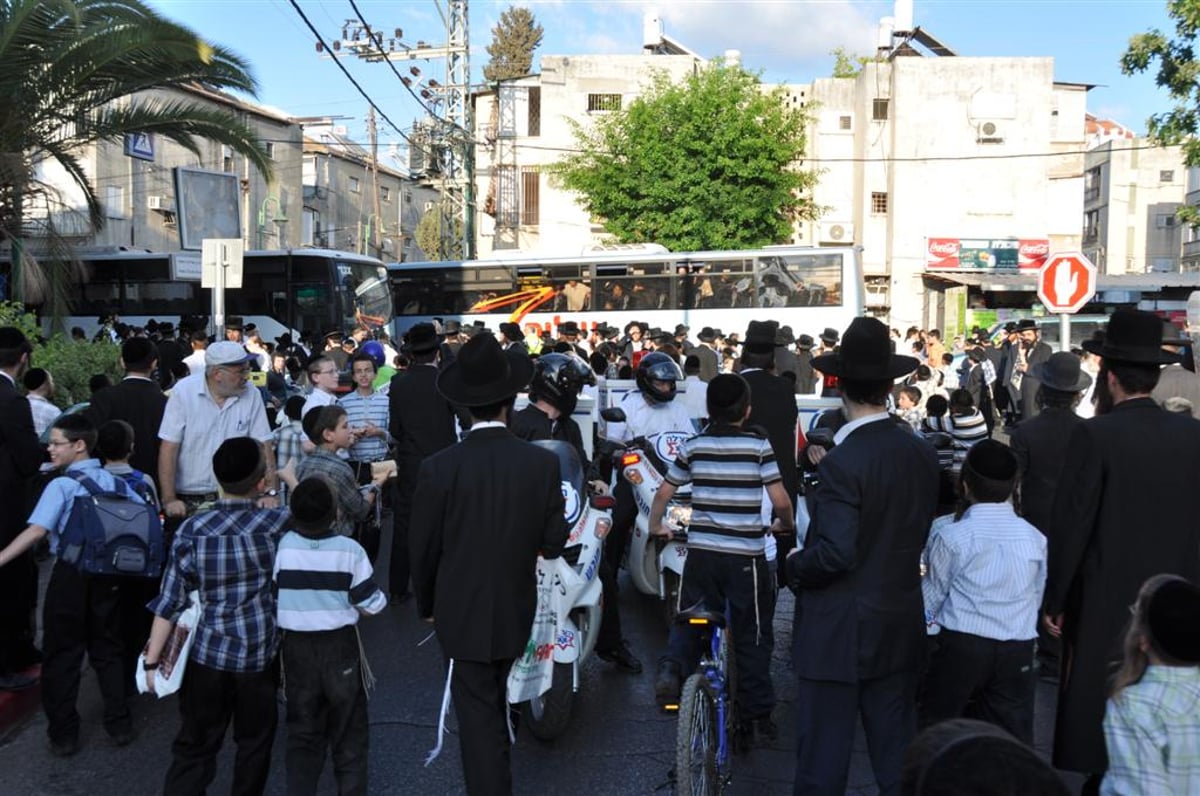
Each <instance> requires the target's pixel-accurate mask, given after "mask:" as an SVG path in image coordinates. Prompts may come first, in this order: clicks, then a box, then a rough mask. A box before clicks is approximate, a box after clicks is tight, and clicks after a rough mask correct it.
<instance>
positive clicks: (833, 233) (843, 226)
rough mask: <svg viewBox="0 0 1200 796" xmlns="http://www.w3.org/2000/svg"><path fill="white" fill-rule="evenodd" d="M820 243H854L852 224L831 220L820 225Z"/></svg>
mask: <svg viewBox="0 0 1200 796" xmlns="http://www.w3.org/2000/svg"><path fill="white" fill-rule="evenodd" d="M821 242H822V243H846V244H849V243H854V225H853V224H847V223H844V222H841V223H839V222H831V223H828V224H822V225H821Z"/></svg>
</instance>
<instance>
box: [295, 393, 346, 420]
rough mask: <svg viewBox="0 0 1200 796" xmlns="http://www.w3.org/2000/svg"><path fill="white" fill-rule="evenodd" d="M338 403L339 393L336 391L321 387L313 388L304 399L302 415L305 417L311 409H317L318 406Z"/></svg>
mask: <svg viewBox="0 0 1200 796" xmlns="http://www.w3.org/2000/svg"><path fill="white" fill-rule="evenodd" d="M336 403H337V395H335V394H334V393H331V392H325V391H324V390H321V389H316V390H313V391H312V392H311V393H309V395H308V398H306V399H305V400H304V408H303V409H301V410H300V417H301V418H303V417H304V416H305V415H306V414H308V411H309V410H310V409H316V408H317V407H318V406H333V405H334V404H336Z"/></svg>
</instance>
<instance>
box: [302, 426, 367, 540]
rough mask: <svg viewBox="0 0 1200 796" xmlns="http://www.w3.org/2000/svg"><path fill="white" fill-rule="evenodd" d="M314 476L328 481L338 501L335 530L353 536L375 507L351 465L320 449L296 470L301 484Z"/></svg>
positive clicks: (343, 534) (311, 454)
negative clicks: (362, 488) (368, 498)
mask: <svg viewBox="0 0 1200 796" xmlns="http://www.w3.org/2000/svg"><path fill="white" fill-rule="evenodd" d="M314 476H315V477H317V478H324V479H325V481H326V482H327V483H328V484H329V488H330V489H332V490H333V496H334V497H335V498H336V499H337V504H338V518H337V520H335V521H334V523H333V530H334V531H336V532H337V533H340V534H341V535H342V536H353V535H354V523H356V522H359V521H360V520H365V519H366V518H367V515H368V514H370V513H371V504H370V503H368V502H367V499H366V497H365V496H364V495H363V493H362V491H361V490H360V489H359V487H358V481H357V480H355V478H354V471H353V470H352V469H350V465H349V463H348V462H345V461H343V460H342V459H339V458H338V457H337V456H335V455H334V454H332V453H330V452H329V451H327V450H325V449H323V448H317V449H316V450H315V451H313V452H312V453H310V454H309V455H308V456H307V457H306V458H305V459H304V461H302V462H300V465H299V466H298V467H296V477H297V478H299V479H300V480H301V481H303V480H304V479H305V478H311V477H314Z"/></svg>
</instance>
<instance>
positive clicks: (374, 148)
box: [367, 108, 383, 259]
mask: <svg viewBox="0 0 1200 796" xmlns="http://www.w3.org/2000/svg"><path fill="white" fill-rule="evenodd" d="M367 133H368V134H369V135H370V136H371V196H372V198H373V199H374V202H375V207H374V210H375V223H374V224H372V225H371V227H370V230H371V245H372V246H374V247H375V251H374V255H375V256H376V257H380V258H381V259H382V255H383V250H382V247H381V246H380V245H379V226H380V225H381V224H382V223H383V215H382V213H383V210H382V209H381V208H380V206H379V139H378V138H377V136H376V130H375V109H374V108H371V109H370V110H368V111H367ZM367 254H372V252H367Z"/></svg>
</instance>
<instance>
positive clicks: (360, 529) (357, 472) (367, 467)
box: [349, 461, 385, 566]
mask: <svg viewBox="0 0 1200 796" xmlns="http://www.w3.org/2000/svg"><path fill="white" fill-rule="evenodd" d="M349 464H350V469H351V470H353V471H354V478H355V480H356V481H358V485H359V486H363V485H365V484H369V483H371V462H356V461H351V462H350V463H349ZM384 494H385V493H384V492H380V493H379V494H377V495H376V496H375V500H376V502H377V503H378V501H381V500H383V496H384ZM382 530H383V529H382V528H380V527H379V525H378V524H377V523H376V522H375V506H372V507H371V510H370V511H369V512H367V517H366V519H364V520H360V521H359V522H356V523H355V524H354V541H356V542H358V543H359V544H360V545H362V548H363V550H364V551H366V554H367V559H368V560H369V561H370V562H371V565H372V566H374V564H375V559H377V558H379V536H380V533H381V532H382Z"/></svg>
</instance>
